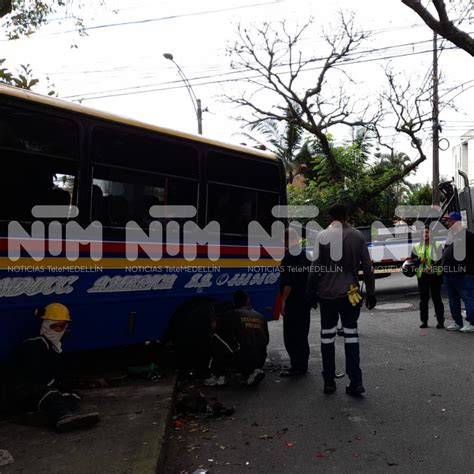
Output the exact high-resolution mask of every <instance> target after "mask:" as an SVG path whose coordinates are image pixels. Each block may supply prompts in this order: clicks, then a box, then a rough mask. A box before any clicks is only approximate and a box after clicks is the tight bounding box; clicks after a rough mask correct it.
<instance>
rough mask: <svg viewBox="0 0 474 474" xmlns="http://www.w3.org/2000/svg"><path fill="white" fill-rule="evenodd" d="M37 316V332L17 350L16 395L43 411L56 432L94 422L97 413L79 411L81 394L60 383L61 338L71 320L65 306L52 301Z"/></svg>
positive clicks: (85, 426) (84, 426) (32, 406)
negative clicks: (38, 322) (17, 380)
mask: <svg viewBox="0 0 474 474" xmlns="http://www.w3.org/2000/svg"><path fill="white" fill-rule="evenodd" d="M37 316H38V317H39V318H41V319H42V324H41V330H40V335H39V336H38V337H33V338H30V339H26V340H25V341H23V343H22V344H21V346H20V347H19V351H18V360H17V376H18V379H19V384H18V394H19V396H20V397H21V398H22V399H23V401H24V402H25V404H26V406H28V408H30V409H36V410H39V411H40V412H42V413H44V414H45V415H46V416H47V419H48V423H49V425H50V427H51V428H53V429H55V430H56V431H58V432H63V431H71V430H74V429H78V428H88V427H90V426H93V425H95V424H96V423H97V422H98V421H99V414H98V413H95V412H93V413H81V412H79V404H80V401H81V398H80V396H79V395H78V394H76V393H73V392H71V391H66V390H65V389H64V388H63V387H62V386H61V377H62V345H61V340H62V337H63V336H64V333H65V331H66V329H67V327H68V324H69V323H70V321H71V317H70V315H69V310H68V308H67V307H66V306H64V305H63V304H61V303H51V304H49V305H47V306H46V307H44V308H43V309H42V310H40V311H39V312H38V314H37Z"/></svg>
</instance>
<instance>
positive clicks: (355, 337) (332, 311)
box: [320, 297, 362, 385]
mask: <svg viewBox="0 0 474 474" xmlns="http://www.w3.org/2000/svg"><path fill="white" fill-rule="evenodd" d="M320 307H321V355H322V359H323V378H324V381H325V382H329V383H331V382H333V381H334V378H335V376H336V362H335V347H334V343H335V341H336V331H337V322H338V320H339V317H340V318H341V323H342V329H343V331H344V351H345V354H346V373H347V375H348V377H349V379H350V381H351V383H352V384H354V385H359V384H362V371H361V370H360V356H359V334H358V332H357V320H358V319H359V314H360V306H359V305H358V306H355V307H354V306H352V305H351V304H350V303H349V300H348V298H345V297H344V298H338V299H335V300H324V299H322V300H321V301H320Z"/></svg>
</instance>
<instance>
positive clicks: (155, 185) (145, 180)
mask: <svg viewBox="0 0 474 474" xmlns="http://www.w3.org/2000/svg"><path fill="white" fill-rule="evenodd" d="M92 188H93V190H92V193H93V194H92V217H93V218H94V219H97V220H99V221H101V223H102V224H103V225H105V226H111V227H125V225H126V224H127V222H128V221H134V222H137V223H138V225H139V226H140V227H142V228H144V229H148V227H149V225H150V223H151V222H153V221H154V220H161V219H155V218H153V217H152V216H151V215H150V208H151V207H152V206H167V205H192V206H195V207H196V206H197V182H195V181H193V180H186V179H182V180H181V179H179V178H171V177H166V176H161V175H155V174H153V173H142V172H138V171H132V170H123V169H119V168H112V167H109V168H107V167H103V166H96V167H94V181H93V187H92ZM100 217H102V219H100ZM177 220H179V219H177ZM162 221H163V223H164V222H165V220H162Z"/></svg>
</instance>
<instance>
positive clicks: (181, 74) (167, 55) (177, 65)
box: [163, 53, 202, 135]
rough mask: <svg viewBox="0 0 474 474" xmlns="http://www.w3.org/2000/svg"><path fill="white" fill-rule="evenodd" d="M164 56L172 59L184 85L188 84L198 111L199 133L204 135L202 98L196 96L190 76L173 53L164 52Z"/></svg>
mask: <svg viewBox="0 0 474 474" xmlns="http://www.w3.org/2000/svg"><path fill="white" fill-rule="evenodd" d="M163 57H164V58H165V59H168V60H170V61H171V62H172V63H173V64H174V65H175V66H176V68H177V69H178V74H179V75H180V77H181V79H182V80H183V82H184V85H185V86H186V89H187V90H188V93H189V97H191V101H192V103H193V107H194V111H195V112H196V118H197V122H198V133H199V135H202V108H201V99H198V98H197V97H196V94H195V93H194V90H193V88H192V87H191V84H190V83H189V80H188V78H187V77H186V75H185V74H184V72H183V70H182V69H181V68H180V67H179V64H178V63H177V62H176V61H175V60H174V58H173V55H172V54H171V53H164V54H163Z"/></svg>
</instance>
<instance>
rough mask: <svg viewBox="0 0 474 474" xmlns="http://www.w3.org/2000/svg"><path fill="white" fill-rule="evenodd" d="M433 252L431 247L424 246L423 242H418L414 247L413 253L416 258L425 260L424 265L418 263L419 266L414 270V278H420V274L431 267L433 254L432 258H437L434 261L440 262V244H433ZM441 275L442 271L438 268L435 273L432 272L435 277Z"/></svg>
mask: <svg viewBox="0 0 474 474" xmlns="http://www.w3.org/2000/svg"><path fill="white" fill-rule="evenodd" d="M434 247H435V248H434V250H432V246H431V245H425V243H424V242H419V243H418V244H416V245H415V253H416V256H417V257H418V258H420V259H421V258H422V259H425V260H426V262H425V263H420V266H419V267H418V269H417V270H416V276H417V278H420V277H421V274H422V273H423V271H425V269H426V268H427V267H431V254H432V252H434V256H435V257H438V256H439V258H436V261H439V260H441V253H442V251H441V248H442V247H441V244H440V243H439V242H435V243H434ZM442 273H443V269H442V268H441V267H440V266H438V267H437V268H436V272H434V274H435V275H441V274H442Z"/></svg>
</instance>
